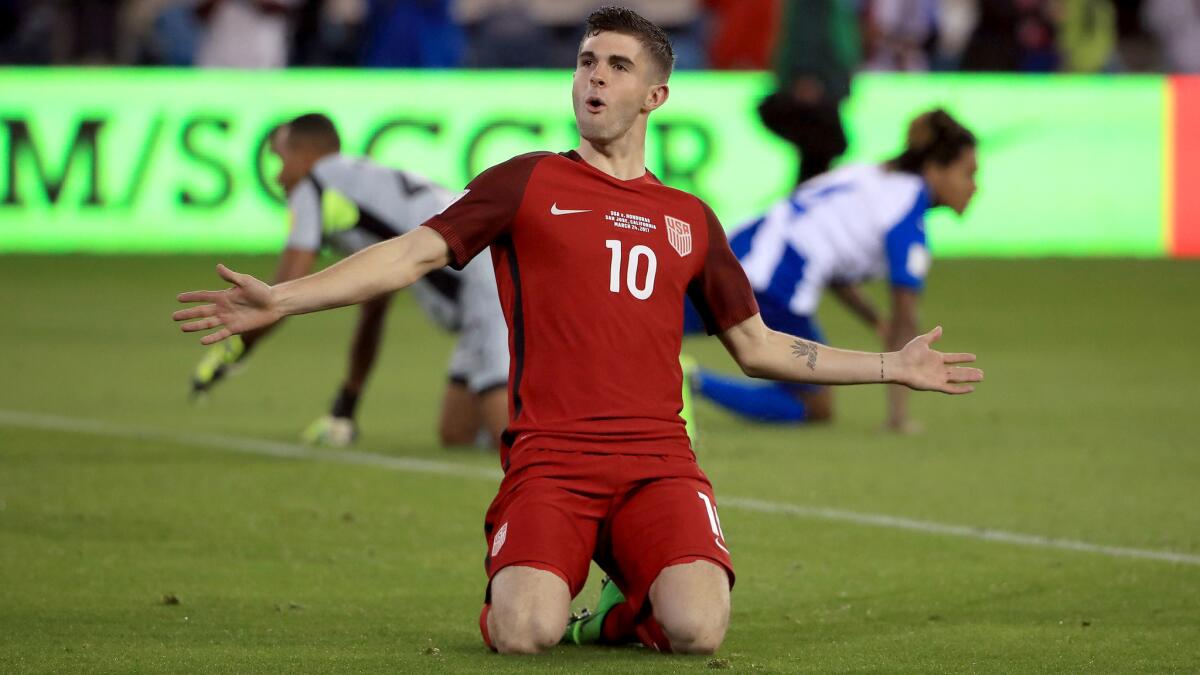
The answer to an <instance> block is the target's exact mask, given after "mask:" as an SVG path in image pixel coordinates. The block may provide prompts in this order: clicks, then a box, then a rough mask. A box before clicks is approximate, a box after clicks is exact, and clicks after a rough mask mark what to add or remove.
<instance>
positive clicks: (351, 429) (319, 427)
mask: <svg viewBox="0 0 1200 675" xmlns="http://www.w3.org/2000/svg"><path fill="white" fill-rule="evenodd" d="M357 438H358V425H356V424H355V423H354V420H352V419H350V418H349V417H334V416H333V415H325V416H324V417H321V418H318V419H317V420H316V421H315V422H313V423H312V424H310V425H308V428H307V429H305V430H304V433H302V434H300V440H302V441H304V442H305V443H307V444H308V445H323V446H326V447H330V448H346V447H349V446H351V445H353V444H354V441H355V439H357Z"/></svg>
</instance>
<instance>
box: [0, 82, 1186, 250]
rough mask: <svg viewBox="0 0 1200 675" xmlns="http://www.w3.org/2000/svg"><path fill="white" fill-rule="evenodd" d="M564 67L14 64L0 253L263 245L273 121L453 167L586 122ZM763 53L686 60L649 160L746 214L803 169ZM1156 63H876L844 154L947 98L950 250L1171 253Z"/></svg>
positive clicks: (5, 93)
mask: <svg viewBox="0 0 1200 675" xmlns="http://www.w3.org/2000/svg"><path fill="white" fill-rule="evenodd" d="M570 78H571V75H570V73H569V72H566V71H521V72H466V71H453V72H442V71H398V72H397V71H287V72H278V73H257V72H219V71H194V70H193V71H172V70H79V69H70V70H52V69H5V70H0V92H2V93H0V121H2V124H3V129H0V153H2V155H3V158H4V160H3V161H0V189H2V194H0V252H32V251H36V252H69V251H90V252H165V251H172V252H184V251H195V252H201V251H203V252H234V251H237V252H268V251H274V250H278V248H279V247H280V245H281V243H282V241H283V238H284V234H285V229H286V224H285V223H286V219H285V215H284V211H283V207H282V200H281V197H280V195H279V192H278V189H277V188H276V187H275V186H274V184H273V180H272V177H273V175H274V171H275V169H276V167H275V164H274V162H273V158H272V157H271V156H270V155H269V153H268V152H267V151H266V137H267V134H268V132H269V131H270V129H271V128H272V127H273V126H274V125H276V124H278V123H279V122H280V121H282V120H285V119H287V118H288V117H290V116H294V115H296V114H299V113H302V112H307V111H312V110H320V111H324V112H327V113H328V114H330V115H331V116H332V117H333V118H334V119H335V120H336V121H337V123H338V125H339V127H340V129H341V133H342V136H343V149H344V150H345V151H346V152H348V153H353V154H364V155H369V156H371V157H373V158H375V159H377V160H378V161H380V162H383V163H385V164H389V165H394V166H397V167H401V168H404V169H407V170H411V171H415V172H418V173H422V174H424V175H426V176H429V177H430V178H433V179H435V180H438V181H441V182H443V183H444V184H446V185H448V186H451V187H453V188H459V187H462V186H463V185H464V184H465V183H466V182H467V181H468V180H469V179H470V178H471V177H472V176H474V175H475V174H477V173H479V172H480V171H482V170H483V169H485V168H487V167H488V166H491V165H492V164H495V163H497V162H499V161H502V160H504V159H507V158H508V157H511V156H512V155H515V154H518V153H522V152H527V151H530V150H539V149H550V150H566V149H570V148H572V147H574V146H575V144H576V142H577V139H576V134H575V127H574V122H573V117H572V113H571V102H570ZM770 85H771V82H770V80H769V78H767V77H766V76H764V75H762V74H715V73H679V74H677V75H676V76H675V77H674V78H673V79H672V81H671V98H670V100H669V101H668V103H667V104H666V106H665V107H664V108H663V109H662V110H660V111H659V112H657V113H655V114H654V115H653V116H652V117H651V127H650V133H649V137H648V140H647V164H648V166H649V168H650V169H651V170H652V171H654V172H655V173H656V174H657V175H658V176H659V177H660V178H662V179H663V180H664V182H666V183H668V184H670V185H673V186H676V187H679V188H681V189H684V190H688V191H691V192H694V193H696V194H698V195H699V196H701V197H702V198H704V199H705V200H707V201H708V202H709V203H710V204H711V205H712V206H713V208H714V210H715V211H716V212H717V214H718V215H719V216H720V217H721V218H722V219H723V220H724V222H725V224H726V226H727V227H732V226H735V225H737V224H738V223H740V222H741V221H743V220H744V219H746V218H749V217H751V216H753V215H754V214H756V213H757V212H758V211H760V210H761V209H763V208H764V207H765V206H766V205H768V204H769V203H771V202H772V201H773V200H775V199H778V198H780V197H781V196H783V195H784V194H786V192H787V191H788V189H789V188H790V187H791V181H792V178H793V176H794V175H795V162H796V158H795V155H794V152H793V151H792V150H791V148H790V147H789V146H787V145H786V144H785V143H783V142H782V141H780V140H779V139H777V138H775V137H774V136H772V135H771V134H770V133H769V132H767V131H765V130H764V129H763V128H762V126H761V124H760V122H759V120H758V117H757V114H756V112H755V108H756V106H757V104H758V101H759V100H760V99H761V98H762V97H763V96H764V95H765V94H766V93H767V92H768V91H769V88H770ZM1163 89H1164V88H1163V81H1162V79H1161V78H1155V77H1147V78H1137V77H1124V78H1073V77H1072V78H1065V77H1058V78H1038V77H1028V76H923V77H922V76H883V75H875V76H864V77H861V78H859V79H858V80H857V81H856V84H855V92H854V96H853V98H852V99H851V100H850V101H849V102H848V103H847V105H846V108H845V113H846V118H847V126H848V131H849V134H850V136H851V143H852V146H851V150H850V153H849V154H848V155H847V157H846V158H845V159H844V160H843V161H880V160H882V159H885V158H887V157H888V156H890V155H892V154H894V153H896V152H897V151H898V150H899V148H900V146H901V143H902V139H903V134H904V129H905V127H906V124H907V121H908V120H909V119H910V118H911V117H912V116H913V115H914V114H916V113H917V112H919V111H921V110H923V109H925V108H928V107H930V106H933V105H942V106H945V107H947V108H948V109H949V110H951V111H952V112H953V113H954V114H955V115H957V116H959V117H960V118H961V119H962V120H963V121H964V122H966V123H967V124H968V125H969V126H970V127H971V128H972V129H974V130H975V131H976V132H977V135H978V136H979V137H980V141H981V145H980V149H979V151H980V173H979V183H980V193H979V195H978V198H977V200H976V202H975V203H974V204H973V205H972V208H971V210H970V211H969V212H968V214H967V216H966V217H965V218H962V219H957V218H953V217H950V216H949V215H947V214H938V215H935V216H934V217H933V218H932V219H931V222H930V239H931V242H932V246H933V248H934V250H935V252H936V253H937V254H938V255H943V256H962V255H989V256H991V255H1000V256H1018V255H1021V256H1024V255H1109V254H1119V255H1142V256H1154V255H1162V254H1163V251H1164V241H1163V239H1164V234H1163V232H1164V228H1163V218H1164V216H1163V206H1162V204H1163V199H1162V190H1163V188H1162V185H1163V182H1164V176H1163V172H1164V162H1163V150H1162V148H1163V128H1162V127H1163V106H1164V103H1163V98H1164V96H1163Z"/></svg>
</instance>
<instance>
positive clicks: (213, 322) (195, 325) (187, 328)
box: [180, 316, 221, 333]
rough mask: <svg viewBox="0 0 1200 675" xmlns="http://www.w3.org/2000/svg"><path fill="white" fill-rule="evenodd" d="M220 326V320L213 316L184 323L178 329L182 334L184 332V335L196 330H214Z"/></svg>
mask: <svg viewBox="0 0 1200 675" xmlns="http://www.w3.org/2000/svg"><path fill="white" fill-rule="evenodd" d="M220 325H221V320H220V319H219V318H217V317H215V316H213V317H209V318H207V319H201V320H199V321H193V322H191V323H185V324H183V325H182V326H180V328H182V329H183V332H185V333H195V332H196V331H198V330H208V329H209V328H216V327H217V326H220Z"/></svg>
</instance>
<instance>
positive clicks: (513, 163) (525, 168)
mask: <svg viewBox="0 0 1200 675" xmlns="http://www.w3.org/2000/svg"><path fill="white" fill-rule="evenodd" d="M552 157H558V158H560V159H562V160H563V161H570V160H567V159H566V158H565V157H562V156H561V155H559V154H557V153H554V152H550V151H549V150H538V151H537V152H527V153H525V154H523V155H517V156H516V157H513V158H510V159H506V160H504V161H503V162H500V163H499V164H495V165H493V166H491V167H489V168H487V169H485V170H484V171H483V173H481V174H479V175H480V176H484V175H487V174H495V173H514V172H518V173H523V172H532V171H533V169H534V167H536V166H537V165H538V164H540V163H542V162H543V161H545V160H547V159H550V158H552Z"/></svg>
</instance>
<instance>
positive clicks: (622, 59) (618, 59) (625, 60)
mask: <svg viewBox="0 0 1200 675" xmlns="http://www.w3.org/2000/svg"><path fill="white" fill-rule="evenodd" d="M584 57H590V58H593V59H594V58H597V57H596V53H595V52H593V51H591V50H590V49H589V50H587V51H583V52H579V57H578V58H581V59H582V58H584ZM608 62H609V63H614V64H615V63H621V64H624V65H626V66H630V67H634V66H636V65H637V64H635V63H634V62H633V59H631V58H629V57H628V56H621V55H620V54H613V55H611V56H609V57H608Z"/></svg>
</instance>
